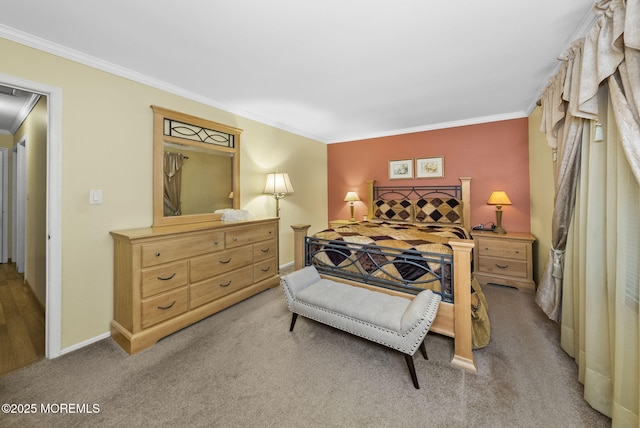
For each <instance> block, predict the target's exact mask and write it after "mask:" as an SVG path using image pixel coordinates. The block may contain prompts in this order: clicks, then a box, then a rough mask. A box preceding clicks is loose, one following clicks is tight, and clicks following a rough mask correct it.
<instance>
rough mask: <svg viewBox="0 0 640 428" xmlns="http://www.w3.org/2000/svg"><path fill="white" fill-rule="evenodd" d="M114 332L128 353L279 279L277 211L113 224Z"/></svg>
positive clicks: (248, 295)
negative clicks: (240, 217)
mask: <svg viewBox="0 0 640 428" xmlns="http://www.w3.org/2000/svg"><path fill="white" fill-rule="evenodd" d="M111 236H112V237H113V239H114V255H115V259H114V310H113V312H114V319H113V321H112V322H111V336H112V337H113V339H114V340H115V341H116V342H117V343H118V344H119V345H120V346H121V347H122V348H123V349H124V350H125V351H127V352H128V353H129V354H135V353H136V352H139V351H141V350H143V349H145V348H148V347H150V346H152V345H153V344H154V343H155V342H156V341H158V340H159V339H161V338H163V337H165V336H167V335H169V334H171V333H174V332H175V331H177V330H180V329H181V328H184V327H186V326H188V325H190V324H192V323H194V322H196V321H199V320H201V319H203V318H205V317H207V316H209V315H211V314H214V313H216V312H218V311H221V310H222V309H224V308H227V307H229V306H231V305H233V304H235V303H238V302H240V301H242V300H244V299H246V298H248V297H251V296H253V295H255V294H257V293H259V292H261V291H263V290H265V289H267V288H269V287H273V286H276V285H278V284H279V283H280V277H279V276H278V266H279V262H278V219H277V218H270V219H263V220H252V221H237V222H222V221H214V222H207V223H196V224H191V225H178V226H162V227H154V228H144V229H131V230H122V231H114V232H111Z"/></svg>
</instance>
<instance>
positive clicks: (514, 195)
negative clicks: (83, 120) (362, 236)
mask: <svg viewBox="0 0 640 428" xmlns="http://www.w3.org/2000/svg"><path fill="white" fill-rule="evenodd" d="M528 132H529V130H528V119H527V118H522V119H513V120H504V121H499V122H491V123H483V124H478V125H468V126H461V127H456V128H447V129H439V130H434V131H424V132H416V133H412V134H403V135H395V136H390V137H381V138H372V139H367V140H358V141H349V142H343V143H335V144H329V146H328V150H327V164H328V168H327V173H328V218H329V220H335V219H348V218H349V206H348V203H347V202H344V201H343V200H344V197H345V194H346V193H347V192H349V191H355V192H357V193H358V196H359V197H360V202H355V217H356V219H358V220H361V219H362V216H363V215H365V214H367V204H368V203H369V201H367V200H366V199H367V191H366V180H368V179H375V180H376V184H377V185H381V186H384V185H398V186H419V185H423V186H426V185H439V184H445V185H450V184H459V183H460V181H459V180H458V178H459V177H467V176H468V177H471V178H472V180H471V224H472V225H476V224H479V223H487V222H494V223H495V219H496V215H495V207H494V206H491V205H487V200H488V199H489V196H490V195H491V192H492V191H493V190H504V191H505V192H507V195H508V196H509V199H510V200H511V202H512V205H510V206H504V207H503V208H502V210H503V212H504V214H503V218H502V226H503V227H504V228H505V229H506V231H507V232H530V231H531V219H530V211H529V147H528V146H529V136H528ZM432 156H444V178H428V179H427V178H419V179H413V180H389V172H388V169H389V161H390V160H399V159H415V158H425V157H432Z"/></svg>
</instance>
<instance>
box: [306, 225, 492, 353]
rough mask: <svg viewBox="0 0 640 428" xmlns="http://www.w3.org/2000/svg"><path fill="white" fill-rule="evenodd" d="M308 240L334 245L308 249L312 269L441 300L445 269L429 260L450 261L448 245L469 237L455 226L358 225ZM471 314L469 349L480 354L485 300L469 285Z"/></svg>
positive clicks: (446, 290) (485, 331) (447, 282)
mask: <svg viewBox="0 0 640 428" xmlns="http://www.w3.org/2000/svg"><path fill="white" fill-rule="evenodd" d="M314 238H318V239H320V240H323V241H324V240H327V241H331V243H332V245H336V244H337V245H338V247H337V248H338V251H322V248H318V247H321V246H322V244H320V243H317V244H314V245H316V247H317V248H314V249H313V253H314V261H313V263H321V264H323V265H325V266H332V267H336V268H338V269H340V270H343V271H350V272H353V273H357V274H363V275H370V276H371V277H373V278H376V279H381V280H384V281H392V282H397V283H402V284H407V285H409V286H411V287H415V288H419V289H422V288H427V289H431V290H433V291H436V292H438V293H441V294H442V295H443V298H445V296H446V295H449V296H451V295H452V294H453V290H452V288H451V284H452V281H451V275H452V272H451V265H450V264H447V263H441V262H440V260H439V259H438V257H435V256H436V255H440V254H445V255H452V254H453V250H452V249H451V247H450V246H449V245H448V242H449V239H469V234H468V233H467V232H466V230H465V229H464V228H462V227H458V226H455V225H449V226H440V225H416V224H408V223H393V222H362V223H354V224H352V225H346V226H343V227H339V228H335V229H328V230H324V231H322V232H318V233H316V234H315V235H314ZM321 242H322V241H321ZM341 243H344V246H342V245H341ZM349 244H357V245H353V246H350V245H349ZM359 245H366V246H367V247H368V248H373V249H374V251H373V252H367V253H365V252H363V251H362V249H361V247H360V246H359ZM416 251H417V252H420V253H428V255H426V257H425V259H424V260H416V259H415V258H412V257H415V254H416ZM431 255H434V257H432V256H431ZM409 258H412V259H411V261H410V262H403V261H404V260H409ZM398 260H401V261H400V262H398ZM471 311H472V323H473V326H472V345H473V348H474V349H478V348H483V347H485V346H486V345H487V344H488V343H489V339H490V323H489V316H488V312H487V311H488V307H487V301H486V298H485V296H484V293H483V292H482V289H481V288H480V284H478V282H477V281H476V280H475V279H472V283H471Z"/></svg>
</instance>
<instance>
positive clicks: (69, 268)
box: [0, 39, 327, 349]
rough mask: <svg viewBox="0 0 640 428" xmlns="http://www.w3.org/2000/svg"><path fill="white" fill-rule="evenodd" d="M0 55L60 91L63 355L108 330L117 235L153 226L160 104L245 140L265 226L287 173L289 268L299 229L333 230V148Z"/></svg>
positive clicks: (71, 68) (32, 52) (245, 180)
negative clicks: (233, 130)
mask: <svg viewBox="0 0 640 428" xmlns="http://www.w3.org/2000/svg"><path fill="white" fill-rule="evenodd" d="M0 52H2V53H3V58H2V59H3V60H2V61H1V62H0V73H3V74H8V75H12V76H16V77H19V78H22V79H28V80H30V81H34V82H38V83H42V84H46V85H50V86H55V87H58V88H61V90H62V105H63V110H62V310H63V316H62V320H63V321H62V348H63V349H64V348H66V347H70V346H72V345H75V344H78V343H81V342H83V341H86V340H90V339H91V338H93V337H96V336H97V335H100V334H102V333H105V332H107V331H108V330H109V322H110V321H111V319H112V316H113V243H112V240H111V237H110V235H109V231H110V230H118V229H128V228H136V227H146V226H150V225H151V224H152V221H153V212H152V195H151V192H152V189H153V182H152V141H153V139H152V111H151V109H150V108H149V106H150V105H152V104H154V105H158V106H162V107H166V108H169V109H171V110H177V111H182V112H185V113H188V114H191V115H195V116H200V117H204V118H207V119H209V120H213V121H215V122H219V123H223V124H227V125H230V126H233V127H237V128H240V129H243V130H244V132H243V133H242V137H241V160H240V164H241V167H240V188H241V199H240V200H241V206H242V208H245V209H248V210H250V211H251V212H252V213H254V214H255V215H256V216H257V217H264V216H273V215H274V211H275V203H274V201H273V198H271V197H269V196H267V195H262V194H261V191H262V188H263V187H264V179H265V175H266V173H267V172H271V171H273V170H275V169H278V170H279V171H284V172H288V173H289V175H290V177H291V180H292V182H293V186H294V188H295V191H296V192H295V193H294V194H293V195H290V196H287V197H286V198H285V199H284V200H283V201H282V203H281V208H282V211H281V222H280V226H281V234H280V243H281V252H280V263H281V264H285V263H287V262H290V261H292V260H293V242H292V241H293V234H292V232H291V231H290V225H291V224H296V223H309V224H312V229H315V230H318V229H320V228H322V227H323V226H324V225H326V224H327V196H326V195H327V172H326V171H327V148H326V145H325V144H323V143H320V142H317V141H314V140H311V139H308V138H304V137H301V136H298V135H294V134H291V133H288V132H284V131H281V130H279V129H276V128H273V127H270V126H267V125H263V124H261V123H258V122H255V121H253V120H250V119H246V118H244V117H240V116H238V115H235V114H232V113H229V112H226V111H222V110H220V109H217V108H213V107H209V106H206V105H203V104H201V103H198V102H195V101H191V100H188V99H185V98H181V97H178V96H176V95H172V94H170V93H167V92H164V91H160V90H158V89H154V88H151V87H148V86H145V85H142V84H139V83H136V82H133V81H130V80H127V79H124V78H121V77H117V76H114V75H111V74H108V73H105V72H102V71H99V70H96V69H93V68H91V67H88V66H84V65H80V64H78V63H75V62H73V61H69V60H66V59H63V58H61V57H57V56H54V55H51V54H47V53H44V52H41V51H39V50H36V49H32V48H29V47H25V46H23V45H20V44H17V43H14V42H11V41H8V40H5V39H0ZM211 78H212V79H215V73H212V75H211ZM90 189H102V191H103V204H102V205H89V203H88V201H89V190H90Z"/></svg>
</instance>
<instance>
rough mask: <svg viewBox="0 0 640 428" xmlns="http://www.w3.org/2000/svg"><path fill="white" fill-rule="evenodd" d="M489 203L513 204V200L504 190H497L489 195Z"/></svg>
mask: <svg viewBox="0 0 640 428" xmlns="http://www.w3.org/2000/svg"><path fill="white" fill-rule="evenodd" d="M487 204H488V205H511V200H510V199H509V197H508V196H507V194H506V193H505V192H504V190H496V191H494V192H493V193H491V196H489V200H488V201H487Z"/></svg>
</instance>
